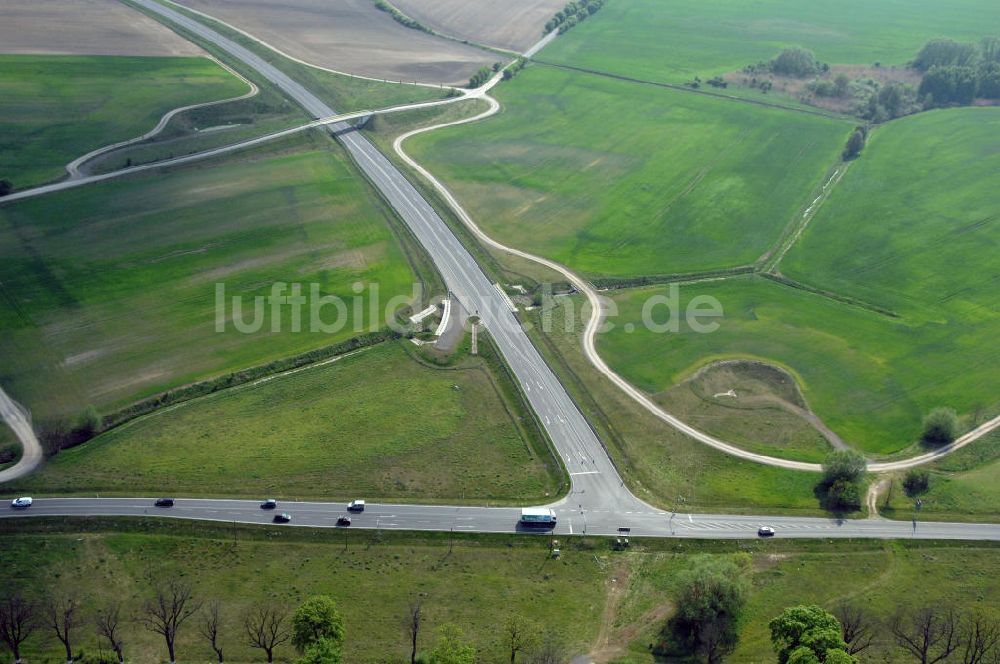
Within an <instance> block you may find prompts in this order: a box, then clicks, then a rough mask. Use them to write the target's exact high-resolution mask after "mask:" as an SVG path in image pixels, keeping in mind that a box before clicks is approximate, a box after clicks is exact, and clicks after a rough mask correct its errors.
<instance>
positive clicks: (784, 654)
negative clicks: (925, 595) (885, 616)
mask: <svg viewBox="0 0 1000 664" xmlns="http://www.w3.org/2000/svg"><path fill="white" fill-rule="evenodd" d="M768 626H769V628H770V630H771V644H772V646H773V647H774V650H775V653H777V655H778V663H779V664H815V663H825V664H856V663H857V662H858V661H859V657H858V656H859V655H862V654H864V653H869V652H871V650H874V648H873V645H874V643H875V639H876V637H877V636H880V635H881V636H884V637H888V639H887V641H888V642H887V643H886V644H885V645H886V646H888V647H889V648H890V650H891V652H886V653H884V655H885V657H886V659H885V661H892V662H897V661H901V659H905V660H906V661H916V662H920V664H937V663H939V662H962V664H995V663H996V662H1000V620H998V619H997V618H996V617H995V616H991V615H987V614H985V613H982V612H979V611H975V610H972V611H965V612H961V611H958V610H956V609H954V608H952V607H948V606H941V605H927V606H923V607H920V608H917V609H912V610H906V609H901V610H899V611H897V612H896V613H894V614H893V616H892V617H891V618H890V619H889V621H888V623H882V622H880V621H878V620H876V619H875V618H874V617H873V615H872V614H871V613H870V612H869V611H868V610H867V609H865V608H863V606H862V605H860V604H853V603H841V604H838V605H837V607H836V608H834V610H833V612H828V611H826V610H824V609H823V608H821V607H818V606H814V605H812V606H794V607H790V608H788V609H785V611H783V612H782V613H781V615H779V616H777V617H776V618H774V619H773V620H771V622H770V623H769V625H768Z"/></svg>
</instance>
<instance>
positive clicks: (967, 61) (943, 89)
mask: <svg viewBox="0 0 1000 664" xmlns="http://www.w3.org/2000/svg"><path fill="white" fill-rule="evenodd" d="M912 65H913V67H914V68H915V69H919V70H920V71H922V72H924V76H923V79H922V80H921V82H920V90H919V94H920V98H921V100H922V101H923V103H924V107H925V108H933V107H937V106H948V105H953V104H959V105H965V104H971V103H972V101H973V100H974V99H976V98H977V97H982V98H986V99H1000V37H986V38H985V39H983V40H982V41H981V42H979V43H978V44H963V43H959V42H956V41H953V40H951V39H932V40H931V41H929V42H927V43H926V44H924V47H923V48H922V49H920V52H919V53H918V54H917V57H916V58H915V59H914V60H913V62H912Z"/></svg>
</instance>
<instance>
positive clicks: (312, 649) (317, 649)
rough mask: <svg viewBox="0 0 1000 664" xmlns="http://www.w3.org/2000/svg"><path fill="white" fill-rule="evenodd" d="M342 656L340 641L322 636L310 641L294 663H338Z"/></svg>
mask: <svg viewBox="0 0 1000 664" xmlns="http://www.w3.org/2000/svg"><path fill="white" fill-rule="evenodd" d="M343 656H344V655H343V646H342V644H341V642H339V641H337V640H336V639H332V638H326V637H323V638H320V639H318V640H316V641H314V642H312V643H310V644H309V645H308V646H307V647H306V651H305V653H304V654H303V655H302V657H300V658H299V659H298V660H296V664H340V661H341V659H342V658H343Z"/></svg>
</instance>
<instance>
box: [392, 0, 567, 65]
mask: <svg viewBox="0 0 1000 664" xmlns="http://www.w3.org/2000/svg"><path fill="white" fill-rule="evenodd" d="M392 4H393V5H395V6H396V8H397V9H399V11H401V12H403V13H404V14H406V15H407V16H409V17H410V18H414V19H416V20H418V21H420V22H421V23H422V24H424V25H425V26H427V27H428V28H430V29H432V30H434V31H436V32H440V33H441V34H443V35H448V36H450V37H458V38H459V39H468V40H469V41H473V42H477V43H480V44H485V45H487V46H497V47H500V48H506V49H510V50H512V51H518V52H524V51H526V50H528V48H530V47H531V46H533V45H534V44H535V43H536V42H537V41H538V40H539V39H541V37H542V28H543V27H544V26H545V22H546V21H548V20H549V19H550V18H552V16H553V15H555V13H556V12H557V11H559V10H560V9H562V8H563V5H565V4H566V3H565V2H564V0H507V1H506V2H494V1H493V0H393V2H392Z"/></svg>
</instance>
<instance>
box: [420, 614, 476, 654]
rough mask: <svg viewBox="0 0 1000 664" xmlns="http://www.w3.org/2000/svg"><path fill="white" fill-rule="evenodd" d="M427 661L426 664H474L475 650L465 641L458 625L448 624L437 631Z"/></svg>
mask: <svg viewBox="0 0 1000 664" xmlns="http://www.w3.org/2000/svg"><path fill="white" fill-rule="evenodd" d="M427 661H428V664H475V661H476V649H475V648H473V647H472V646H471V645H470V644H469V643H468V642H467V641H466V639H465V634H464V633H463V632H462V629H461V628H460V627H459V626H458V625H454V624H451V623H448V624H445V625H442V626H441V627H440V628H439V629H438V637H437V641H435V642H434V649H433V650H431V652H430V655H429V656H428V658H427Z"/></svg>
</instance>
